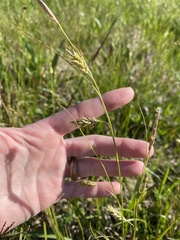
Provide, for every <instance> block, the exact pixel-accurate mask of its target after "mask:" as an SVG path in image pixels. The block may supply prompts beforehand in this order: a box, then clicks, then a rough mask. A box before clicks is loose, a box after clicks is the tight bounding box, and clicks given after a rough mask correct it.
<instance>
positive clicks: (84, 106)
mask: <svg viewBox="0 0 180 240" xmlns="http://www.w3.org/2000/svg"><path fill="white" fill-rule="evenodd" d="M132 98H133V90H132V89H131V88H122V89H118V90H114V91H111V92H108V93H105V94H104V95H103V100H104V102H105V105H106V107H107V110H108V111H113V110H115V109H117V108H119V107H121V106H123V105H125V104H127V103H128V102H129V101H131V100H132ZM103 113H104V109H103V106H102V104H101V101H100V99H99V98H94V99H91V100H87V101H84V102H82V103H80V104H78V105H76V106H73V107H71V108H69V109H68V112H67V111H65V110H63V111H61V112H59V113H57V114H55V115H53V116H50V117H48V118H46V119H43V120H40V121H38V122H35V123H33V124H30V125H27V126H25V127H23V128H1V129H0V173H1V177H0V216H1V217H0V228H1V227H2V226H3V224H4V223H5V222H6V223H7V225H11V224H12V222H14V225H13V227H15V226H17V225H18V224H20V223H22V222H24V221H26V220H27V219H29V218H30V217H31V216H33V215H35V214H37V213H38V212H40V211H41V210H43V209H46V208H47V207H48V206H50V205H52V204H53V203H55V202H57V201H58V200H59V199H61V198H71V197H103V196H109V195H110V194H111V192H112V191H114V193H116V194H118V193H119V192H120V186H119V183H116V182H114V183H113V189H112V185H111V184H110V183H109V182H97V183H96V186H93V187H88V186H81V185H80V184H79V183H78V182H75V181H68V182H67V181H65V178H67V177H69V176H70V170H69V163H68V158H70V157H71V156H75V157H76V158H77V161H76V164H77V172H78V176H79V177H88V176H102V175H105V173H104V169H103V168H102V165H101V163H100V162H99V160H97V159H96V158H94V157H93V156H94V153H93V152H92V150H91V148H90V146H89V144H88V143H87V141H86V139H85V138H84V137H78V138H71V139H64V136H65V135H66V134H67V133H69V132H71V131H73V130H74V129H75V125H74V124H72V120H73V119H72V116H73V118H74V119H78V118H81V117H86V118H92V117H96V118H97V117H99V116H101V115H102V114H103ZM87 139H88V141H89V142H90V144H91V145H92V147H93V149H94V150H95V152H96V153H97V155H104V156H107V155H108V156H114V155H115V150H114V145H113V141H112V138H111V137H107V136H99V135H89V136H87ZM116 145H117V149H118V153H119V156H123V157H127V158H143V157H145V155H146V152H147V143H146V142H144V141H138V140H132V139H123V138H116ZM103 163H104V166H105V168H106V169H107V172H108V174H109V175H110V176H117V175H118V167H117V162H116V160H104V162H103ZM120 164H121V174H122V176H138V175H140V174H141V173H142V170H143V163H142V162H140V161H135V160H131V161H121V162H120Z"/></svg>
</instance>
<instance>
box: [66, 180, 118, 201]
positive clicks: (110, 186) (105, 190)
mask: <svg viewBox="0 0 180 240" xmlns="http://www.w3.org/2000/svg"><path fill="white" fill-rule="evenodd" d="M119 193H120V184H119V183H117V182H112V183H109V182H97V183H95V186H82V185H81V184H80V183H79V182H67V183H65V186H64V193H63V196H62V198H80V197H81V198H87V197H92V198H95V197H109V196H111V195H114V194H119Z"/></svg>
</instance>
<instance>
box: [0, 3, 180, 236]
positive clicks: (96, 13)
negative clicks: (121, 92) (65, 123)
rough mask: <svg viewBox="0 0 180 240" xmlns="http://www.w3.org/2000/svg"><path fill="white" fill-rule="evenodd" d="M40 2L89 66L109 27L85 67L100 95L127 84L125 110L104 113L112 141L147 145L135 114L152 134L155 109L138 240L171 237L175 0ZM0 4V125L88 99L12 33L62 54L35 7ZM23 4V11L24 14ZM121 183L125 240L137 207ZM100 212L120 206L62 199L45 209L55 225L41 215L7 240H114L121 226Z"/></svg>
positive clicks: (178, 193)
mask: <svg viewBox="0 0 180 240" xmlns="http://www.w3.org/2000/svg"><path fill="white" fill-rule="evenodd" d="M46 3H47V4H48V6H50V8H51V9H52V10H53V12H54V13H55V14H56V17H57V18H58V20H59V21H60V22H61V23H62V25H63V28H64V29H65V30H66V32H67V34H68V36H69V37H70V38H71V40H72V42H73V43H74V44H75V45H76V46H77V47H78V49H80V50H82V52H83V54H84V56H85V58H86V60H87V62H89V61H90V60H91V59H92V57H93V56H94V54H95V52H96V51H97V49H98V48H99V47H100V46H101V45H102V41H103V39H104V37H105V36H106V34H107V32H108V31H109V28H110V26H111V24H112V23H113V21H115V20H116V22H115V25H113V28H112V29H111V32H110V35H109V36H108V38H107V39H106V41H105V43H104V45H103V47H102V49H101V51H100V52H99V54H98V56H97V57H96V59H95V60H94V62H93V63H92V64H91V71H92V72H93V76H94V78H95V79H96V80H97V84H98V87H99V89H100V90H101V92H105V91H108V90H111V89H114V88H117V87H123V86H129V85H131V86H132V87H133V88H134V90H135V93H136V95H135V99H134V100H133V102H132V103H130V104H129V105H128V106H126V107H124V108H123V109H121V110H118V111H115V112H114V113H111V114H110V118H111V121H112V123H113V128H114V130H115V135H116V136H123V137H133V138H140V139H145V140H147V139H146V134H145V125H144V122H143V117H142V113H143V116H144V118H145V121H146V127H147V132H148V133H149V134H150V132H151V127H152V121H153V118H154V112H155V110H156V108H157V107H159V108H160V110H161V118H160V122H159V127H158V130H157V139H156V143H155V155H154V157H153V158H152V160H150V161H149V163H148V171H149V176H148V177H149V180H148V188H150V187H152V186H155V187H154V188H153V189H152V191H151V192H150V194H149V195H147V196H146V197H145V199H144V201H142V202H141V203H140V204H139V206H138V207H139V209H138V217H137V224H138V228H137V233H136V237H137V239H143V238H144V239H158V237H160V238H159V239H163V237H164V238H165V239H168V238H169V239H179V238H180V233H179V231H180V228H179V225H180V223H179V215H180V206H179V202H180V188H179V186H180V180H179V176H180V169H179V164H180V160H179V155H180V144H179V142H178V141H177V140H178V139H180V118H179V116H180V110H179V103H180V99H179V96H180V93H179V91H180V90H179V88H178V86H179V85H178V84H179V79H180V78H179V76H180V70H179V69H180V51H179V47H180V40H179V36H180V30H179V29H180V18H179V10H178V9H179V7H180V3H179V1H178V0H173V1H167V0H161V1H144V3H142V1H140V0H128V1H110V0H102V1H95V0H94V1H85V0H84V1H50V2H48V1H46ZM1 5H2V6H1V9H0V13H1V20H0V28H1V33H0V91H1V99H0V100H1V101H0V125H1V126H16V127H21V126H23V125H25V124H28V123H31V122H33V121H36V120H38V119H41V118H44V117H46V116H49V115H50V114H52V113H54V112H56V111H58V110H60V106H59V105H58V102H60V103H61V104H62V105H63V106H64V107H68V106H69V105H72V104H74V103H77V102H80V101H82V100H84V99H87V98H91V97H92V96H96V93H95V91H93V89H91V90H90V89H89V84H88V82H86V81H83V80H82V77H81V76H80V75H79V73H78V72H76V71H74V69H73V68H71V67H70V66H69V65H68V64H67V63H66V62H64V61H63V60H62V59H61V58H59V56H58V55H57V54H55V53H52V52H51V51H50V50H49V49H47V48H46V47H44V46H42V45H41V44H39V43H37V42H36V41H34V40H32V39H31V38H28V37H27V36H26V35H25V34H23V32H22V31H19V29H18V28H17V26H20V27H21V28H22V29H23V30H24V31H27V32H29V33H31V34H32V35H33V36H35V37H36V38H38V39H40V40H41V41H43V42H44V43H45V44H47V45H48V46H51V47H52V48H54V49H55V50H56V51H59V52H61V54H62V56H64V55H65V54H66V49H67V47H68V45H67V42H66V41H65V40H64V38H63V35H62V34H61V32H60V31H58V28H57V26H56V25H55V24H54V23H52V21H51V20H50V19H48V18H47V17H46V16H45V14H44V13H43V11H42V10H41V8H40V7H39V6H38V4H37V2H36V1H17V0H15V1H11V2H10V1H6V2H4V3H2V4H1ZM23 6H26V7H27V9H26V10H23ZM24 9H25V8H24ZM139 106H140V107H141V109H142V113H141V112H140V110H139ZM92 132H94V133H99V134H109V129H108V128H106V127H104V125H103V124H101V123H100V124H97V126H96V127H95V128H94V129H92ZM75 134H79V132H75ZM123 184H124V192H125V196H124V197H125V206H124V214H125V216H124V217H125V219H127V220H129V222H125V225H124V228H125V229H124V231H125V233H126V238H127V239H130V237H132V233H133V227H132V224H133V220H132V219H133V217H134V216H133V207H134V203H135V202H134V198H133V197H134V195H133V194H132V192H133V191H134V184H135V182H134V179H125V181H124V182H123ZM108 204H110V205H111V206H113V207H115V208H118V204H117V202H116V200H115V199H114V198H110V199H95V200H91V199H88V200H71V201H64V200H63V201H62V202H60V203H58V204H56V205H55V208H54V210H52V209H50V210H49V211H50V213H53V214H54V215H53V216H54V217H55V218H56V220H55V222H54V223H53V227H52V226H51V224H50V223H49V221H48V217H47V213H46V214H45V213H41V214H39V215H38V216H37V217H34V218H33V219H32V220H30V221H28V222H27V223H25V224H23V225H22V226H20V227H18V228H16V229H15V230H13V231H12V233H11V236H9V238H13V235H15V234H17V235H15V239H22V238H24V239H34V238H36V239H37V238H39V239H58V238H60V239H61V238H62V239H88V238H90V236H91V238H90V239H96V238H98V236H101V238H100V239H121V236H122V221H120V220H119V219H117V218H115V216H113V215H111V213H110V212H108V211H107V209H106V207H107V205H108ZM52 219H53V217H52ZM131 220H132V221H131ZM131 223H132V224H131ZM171 224H173V225H172V226H171ZM170 226H171V227H170ZM169 227H170V228H169ZM166 230H168V231H167V232H166ZM19 232H21V234H19ZM58 232H59V233H58ZM58 234H59V235H58ZM163 234H164V235H165V236H163ZM57 236H58V237H57ZM59 236H61V237H59ZM6 238H7V239H8V237H6Z"/></svg>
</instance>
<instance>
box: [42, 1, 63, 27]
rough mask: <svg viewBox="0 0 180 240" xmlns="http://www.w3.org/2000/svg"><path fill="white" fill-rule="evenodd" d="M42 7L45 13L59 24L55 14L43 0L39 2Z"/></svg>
mask: <svg viewBox="0 0 180 240" xmlns="http://www.w3.org/2000/svg"><path fill="white" fill-rule="evenodd" d="M37 1H38V3H39V4H40V6H41V7H42V8H43V9H44V11H45V12H46V13H47V14H48V15H49V17H50V18H51V20H53V21H54V22H55V23H57V24H59V22H58V20H57V18H56V17H55V15H54V14H53V12H52V11H51V10H50V8H49V7H48V6H47V5H46V4H45V3H44V2H43V1H42V0H37Z"/></svg>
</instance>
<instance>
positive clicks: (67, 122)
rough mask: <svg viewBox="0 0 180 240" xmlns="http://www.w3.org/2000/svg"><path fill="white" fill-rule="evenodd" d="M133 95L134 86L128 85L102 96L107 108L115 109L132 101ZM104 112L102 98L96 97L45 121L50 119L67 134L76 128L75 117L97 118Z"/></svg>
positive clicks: (55, 127)
mask: <svg viewBox="0 0 180 240" xmlns="http://www.w3.org/2000/svg"><path fill="white" fill-rule="evenodd" d="M133 96H134V92H133V90H132V88H130V87H128V88H120V89H117V90H113V91H110V92H107V93H105V94H103V95H102V98H103V101H104V104H105V106H106V108H107V110H108V111H113V110H115V109H117V108H119V107H122V106H124V105H125V104H127V103H128V102H130V101H131V100H132V98H133ZM102 114H104V107H103V105H102V102H101V100H100V98H99V97H96V98H93V99H90V100H86V101H83V102H81V103H79V104H77V105H75V106H73V107H70V108H68V109H67V110H63V111H61V112H59V113H57V114H55V115H53V116H51V117H49V118H47V119H46V120H44V121H48V123H49V124H50V125H51V126H52V127H53V128H54V129H55V130H56V131H58V132H60V133H61V134H63V135H65V134H67V133H69V132H71V131H72V130H74V129H75V128H76V126H75V124H72V122H73V121H74V120H75V119H78V118H82V117H86V118H92V117H95V118H97V117H99V116H101V115H102Z"/></svg>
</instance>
